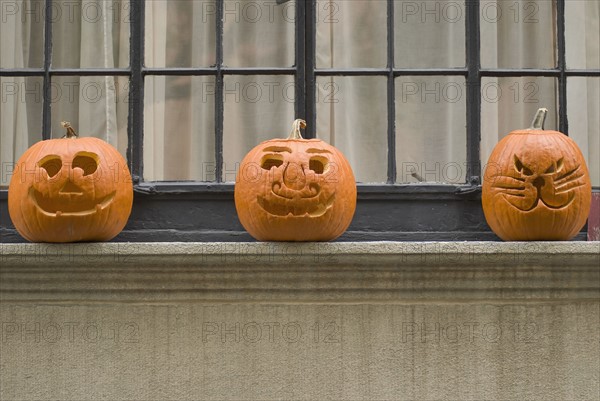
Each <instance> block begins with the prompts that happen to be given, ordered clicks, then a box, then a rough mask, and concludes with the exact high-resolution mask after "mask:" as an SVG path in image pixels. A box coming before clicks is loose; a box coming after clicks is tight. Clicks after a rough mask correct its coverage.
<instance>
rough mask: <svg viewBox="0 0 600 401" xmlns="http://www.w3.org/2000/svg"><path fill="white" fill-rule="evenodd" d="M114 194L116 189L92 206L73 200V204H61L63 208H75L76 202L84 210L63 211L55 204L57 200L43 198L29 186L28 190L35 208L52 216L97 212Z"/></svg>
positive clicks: (103, 207)
mask: <svg viewBox="0 0 600 401" xmlns="http://www.w3.org/2000/svg"><path fill="white" fill-rule="evenodd" d="M115 194H116V191H113V192H112V193H110V194H108V195H106V196H105V197H104V198H102V199H101V200H100V202H98V203H96V204H95V205H93V206H91V207H90V206H88V205H90V203H91V202H85V203H83V202H74V205H73V204H71V205H61V206H64V209H76V207H74V206H77V205H78V203H79V205H81V206H83V207H85V208H86V209H84V210H68V211H65V210H64V209H63V208H62V207H61V209H63V210H60V209H59V207H58V206H57V202H51V201H49V200H48V199H47V198H44V196H43V195H42V194H41V192H39V191H38V190H36V189H34V188H31V189H30V190H29V199H31V201H32V202H33V204H34V205H35V206H36V208H37V209H38V210H39V211H40V212H42V213H43V214H45V215H46V216H49V217H53V216H59V217H60V216H87V215H89V214H92V213H95V212H99V211H101V210H102V209H105V208H106V207H107V206H108V205H110V203H111V202H112V201H113V199H114V198H115ZM74 195H75V196H80V195H81V194H80V193H75V194H74Z"/></svg>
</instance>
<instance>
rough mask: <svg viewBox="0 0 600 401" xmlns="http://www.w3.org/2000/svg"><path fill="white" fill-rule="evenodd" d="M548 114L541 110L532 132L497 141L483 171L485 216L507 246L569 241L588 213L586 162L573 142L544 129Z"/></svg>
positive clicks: (588, 189) (588, 177)
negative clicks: (518, 243)
mask: <svg viewBox="0 0 600 401" xmlns="http://www.w3.org/2000/svg"><path fill="white" fill-rule="evenodd" d="M546 113H547V110H546V109H539V110H538V112H537V114H536V116H535V118H534V120H533V123H532V125H531V128H529V129H523V130H517V131H513V132H511V133H510V134H508V135H507V136H506V137H504V138H503V139H502V140H501V141H500V142H498V144H497V145H496V147H495V148H494V150H493V151H492V154H491V155H490V158H489V161H488V164H487V167H486V170H485V175H484V183H483V188H482V204H483V211H484V213H485V218H486V220H487V222H488V225H489V226H490V227H491V229H492V230H493V231H494V232H495V233H496V235H498V236H499V237H500V238H502V239H503V240H505V241H536V240H537V241H545V240H556V241H559V240H568V239H570V238H572V237H574V236H575V235H576V234H577V233H578V232H579V231H580V230H581V228H582V227H583V226H584V224H585V222H586V219H587V217H588V214H589V212H590V204H591V197H592V187H591V182H590V176H589V172H588V168H587V166H586V164H585V159H584V158H583V155H582V154H581V151H580V150H579V148H578V147H577V144H576V143H575V142H574V141H573V140H572V139H571V138H569V137H568V136H566V135H564V134H563V133H561V132H558V131H549V130H544V128H543V126H544V120H545V118H546Z"/></svg>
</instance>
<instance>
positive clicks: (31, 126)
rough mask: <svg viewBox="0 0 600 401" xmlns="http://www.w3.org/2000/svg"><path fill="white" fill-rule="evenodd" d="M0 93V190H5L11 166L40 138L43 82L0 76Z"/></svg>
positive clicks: (28, 78) (39, 79) (36, 79)
mask: <svg viewBox="0 0 600 401" xmlns="http://www.w3.org/2000/svg"><path fill="white" fill-rule="evenodd" d="M0 93H1V94H2V102H0V163H1V166H0V167H1V175H0V187H5V186H8V184H9V183H10V178H11V175H12V174H11V173H12V171H13V164H14V163H15V162H16V161H17V160H19V157H21V155H22V154H23V152H25V151H26V150H27V148H29V147H30V146H31V145H33V144H34V143H35V142H38V141H40V140H41V139H42V105H43V102H42V94H43V80H42V78H40V77H2V78H0Z"/></svg>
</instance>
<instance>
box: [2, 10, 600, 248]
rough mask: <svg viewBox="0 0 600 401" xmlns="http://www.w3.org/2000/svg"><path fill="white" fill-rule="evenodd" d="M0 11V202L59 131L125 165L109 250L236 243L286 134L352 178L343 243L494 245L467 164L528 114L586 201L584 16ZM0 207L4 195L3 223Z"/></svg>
mask: <svg viewBox="0 0 600 401" xmlns="http://www.w3.org/2000/svg"><path fill="white" fill-rule="evenodd" d="M1 7H2V16H1V17H2V28H1V29H2V38H3V40H2V44H1V46H2V47H1V53H0V84H1V85H2V103H1V105H0V126H1V128H2V131H1V136H0V143H1V148H0V155H1V160H2V177H1V181H0V186H2V187H4V188H6V186H7V185H8V182H9V180H10V172H11V166H12V163H14V162H15V160H17V159H18V157H19V156H20V155H21V154H22V152H24V151H25V149H27V147H28V146H30V145H31V144H32V143H34V142H36V141H39V140H41V139H47V138H51V137H59V136H62V128H61V127H60V121H61V120H69V121H71V122H72V123H73V125H74V126H75V127H76V129H77V130H78V131H79V132H80V133H81V134H82V135H84V136H88V135H93V136H98V137H101V138H103V139H105V140H107V141H108V142H110V143H112V144H113V145H115V146H116V147H117V148H118V149H119V150H120V151H121V152H122V153H123V155H125V156H126V157H127V159H128V162H129V164H130V168H131V171H132V174H133V176H134V181H135V185H136V192H137V194H138V196H137V197H136V204H135V206H134V208H135V212H134V214H133V215H132V220H131V221H130V224H129V226H128V230H130V234H127V233H125V234H124V235H123V238H134V239H143V238H144V235H145V234H144V233H145V231H144V230H146V229H151V230H154V232H155V233H159V234H157V236H155V237H152V238H158V239H176V238H182V239H194V238H196V239H229V238H242V237H239V236H238V235H239V232H240V231H241V227H240V226H239V224H238V223H237V219H236V218H235V210H234V209H233V203H232V193H233V181H234V179H235V173H236V170H237V165H238V163H239V161H240V160H241V158H242V157H243V155H244V154H245V153H246V152H247V151H248V150H249V149H250V148H252V147H253V146H255V145H256V144H258V143H259V142H260V141H262V140H265V139H269V138H273V137H283V136H285V135H286V134H287V132H289V129H290V126H291V122H292V121H293V119H294V118H296V117H303V118H305V119H306V120H307V122H308V128H307V130H306V132H305V137H309V138H310V137H315V136H318V137H320V138H322V139H324V140H326V141H328V142H330V143H332V144H334V145H335V146H336V147H338V148H340V149H341V150H342V151H343V152H344V153H345V154H346V156H347V157H348V159H349V161H350V163H351V164H352V166H353V168H354V170H355V172H356V176H357V181H359V207H358V210H357V215H356V217H355V220H354V222H353V225H352V226H351V228H350V233H349V234H347V235H346V237H345V238H354V239H357V238H361V239H362V238H370V239H378V238H382V239H405V238H414V239H419V238H427V239H429V238H432V239H444V238H446V239H454V238H480V239H484V238H493V235H492V234H491V233H490V232H489V230H488V229H487V227H486V225H485V220H484V219H483V214H482V213H481V211H480V206H479V201H478V191H479V185H480V183H481V175H482V174H481V169H482V164H485V161H486V160H487V157H488V155H489V153H490V152H491V149H492V148H493V146H494V145H495V143H496V142H497V141H498V140H499V139H500V138H501V137H502V136H503V135H505V134H506V133H508V132H509V131H511V130H513V129H516V128H522V127H524V126H527V125H528V124H529V122H530V121H529V120H530V119H531V116H532V115H533V113H534V111H535V110H536V109H537V108H539V107H547V108H548V109H549V110H550V115H549V119H548V122H547V128H556V129H560V130H561V131H562V132H565V133H568V134H569V135H571V136H572V137H573V138H574V139H575V140H576V141H577V142H578V144H579V146H580V147H581V148H582V150H583V151H584V154H585V156H586V158H587V162H588V166H589V168H590V172H591V174H592V182H593V185H594V186H595V187H596V188H597V187H598V186H600V165H599V160H600V157H599V154H598V149H599V148H600V145H599V137H600V131H599V127H600V122H599V121H598V113H597V110H598V109H599V106H600V102H599V97H600V61H599V58H600V56H599V50H598V47H599V45H598V40H597V32H598V21H599V20H600V17H599V13H600V11H599V10H600V5H599V4H598V3H597V2H589V1H584V0H582V1H569V2H565V1H564V0H562V1H558V0H557V1H552V2H550V1H526V0H523V1H495V0H494V1H492V0H483V1H475V0H467V1H464V0H463V1H451V2H448V1H427V2H413V1H400V0H377V1H366V0H365V1H362V0H356V1H343V0H342V1H340V0H312V1H293V0H271V1H262V0H261V1H239V0H224V1H215V0H193V1H191V0H168V1H167V0H153V1H144V2H143V1H132V2H129V1H128V0H111V1H103V0H102V1H100V0H98V1H93V0H92V1H86V2H81V3H79V2H72V1H63V0H46V1H43V0H14V1H3V2H2V4H1ZM5 38H13V39H14V40H6V39H5ZM5 199H6V189H4V190H2V191H1V192H0V202H1V203H0V206H2V207H3V208H4V209H2V210H5V203H6V201H5ZM202 208H205V209H204V211H202ZM181 210H186V211H187V212H186V213H182V214H180V215H178V214H177V213H176V211H181ZM211 214H213V215H214V216H212V215H211ZM195 219H197V220H195ZM149 220H151V221H152V222H151V224H150V223H148V221H149ZM190 221H194V223H193V224H191V223H190ZM1 224H2V227H1V229H5V227H7V226H8V222H5V220H3V221H2V223H1ZM162 232H164V234H160V233H162ZM173 232H177V233H183V234H181V235H182V236H178V235H179V234H176V235H175V237H170V236H172V235H174V234H173ZM230 233H237V234H235V235H234V234H231V235H230ZM365 233H368V236H367V234H365ZM128 235H129V236H128Z"/></svg>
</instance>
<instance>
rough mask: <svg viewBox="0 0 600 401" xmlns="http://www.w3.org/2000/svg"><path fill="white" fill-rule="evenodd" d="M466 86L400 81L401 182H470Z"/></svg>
mask: <svg viewBox="0 0 600 401" xmlns="http://www.w3.org/2000/svg"><path fill="white" fill-rule="evenodd" d="M465 126H466V82H465V79H464V78H463V77H449V76H448V77H444V76H440V77H437V76H434V77H417V76H407V77H399V78H397V79H396V181H397V182H398V183H415V182H441V183H452V184H460V183H464V182H465V177H466V167H467V156H466V149H467V133H466V129H465Z"/></svg>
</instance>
